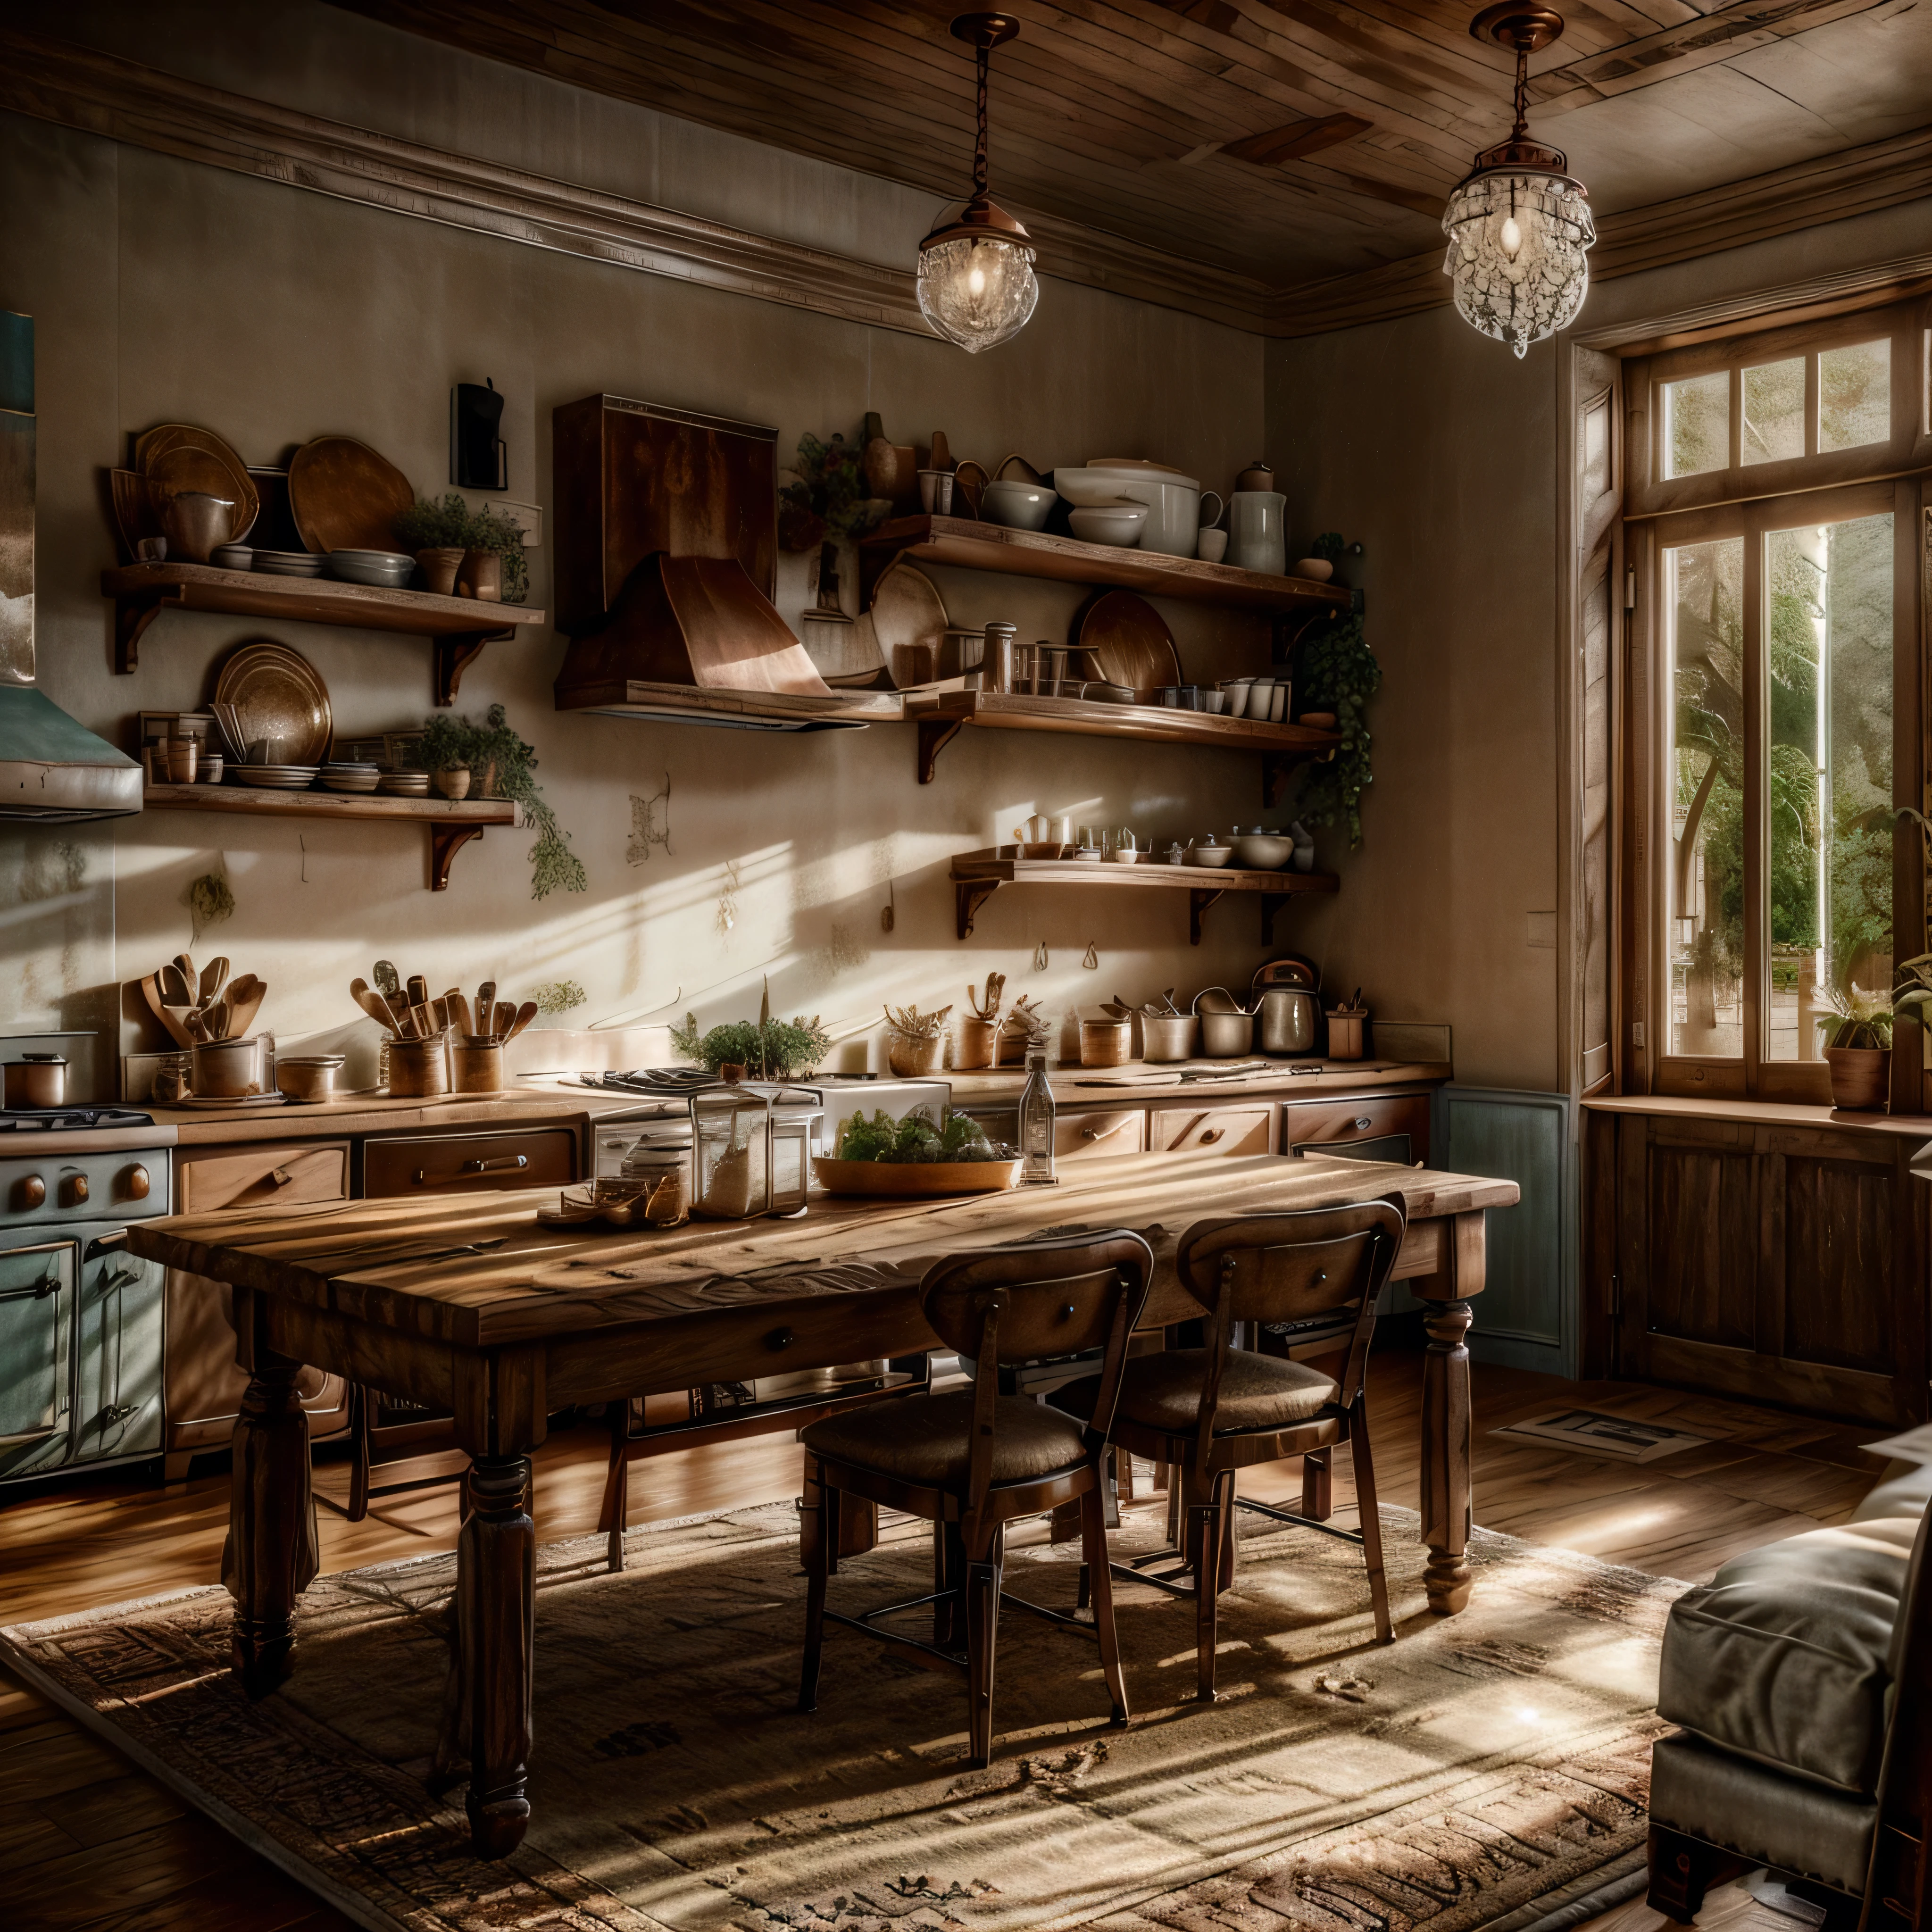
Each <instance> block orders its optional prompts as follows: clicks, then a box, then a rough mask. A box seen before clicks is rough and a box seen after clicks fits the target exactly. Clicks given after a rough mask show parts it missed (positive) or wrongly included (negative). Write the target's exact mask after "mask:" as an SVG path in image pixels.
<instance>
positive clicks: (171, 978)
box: [154, 959, 199, 1007]
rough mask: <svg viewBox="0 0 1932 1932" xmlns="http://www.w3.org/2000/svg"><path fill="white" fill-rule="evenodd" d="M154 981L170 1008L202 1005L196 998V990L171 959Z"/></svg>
mask: <svg viewBox="0 0 1932 1932" xmlns="http://www.w3.org/2000/svg"><path fill="white" fill-rule="evenodd" d="M154 980H155V983H156V984H157V986H160V989H161V998H163V1000H165V1001H166V1002H167V1004H169V1006H171V1007H193V1006H196V1005H198V1004H199V1001H196V998H195V989H194V988H193V986H190V985H189V984H188V983H187V982H186V981H185V980H183V979H182V977H181V967H180V965H179V964H178V962H175V961H174V960H172V959H170V960H169V962H168V963H167V964H166V965H165V966H163V967H162V968H161V969H160V971H158V972H157V974H155V975H154Z"/></svg>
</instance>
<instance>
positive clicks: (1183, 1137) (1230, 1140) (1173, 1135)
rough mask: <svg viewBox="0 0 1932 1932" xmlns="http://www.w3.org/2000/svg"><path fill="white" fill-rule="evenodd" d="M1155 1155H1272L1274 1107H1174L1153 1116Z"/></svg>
mask: <svg viewBox="0 0 1932 1932" xmlns="http://www.w3.org/2000/svg"><path fill="white" fill-rule="evenodd" d="M1151 1126H1152V1127H1153V1130H1154V1131H1153V1137H1152V1142H1151V1145H1152V1146H1153V1149H1154V1152H1155V1153H1156V1154H1190V1153H1194V1152H1196V1151H1207V1152H1209V1153H1212V1154H1272V1153H1274V1109H1273V1108H1272V1107H1171V1108H1166V1109H1163V1110H1162V1111H1161V1112H1159V1113H1157V1114H1155V1115H1152V1116H1151Z"/></svg>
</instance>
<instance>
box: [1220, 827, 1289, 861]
mask: <svg viewBox="0 0 1932 1932" xmlns="http://www.w3.org/2000/svg"><path fill="white" fill-rule="evenodd" d="M1234 845H1235V864H1236V865H1238V866H1239V867H1240V868H1241V870H1242V871H1244V872H1277V871H1280V869H1281V868H1282V867H1283V866H1284V865H1286V864H1287V863H1288V862H1289V859H1290V858H1292V856H1294V853H1295V841H1294V840H1293V839H1292V838H1289V837H1288V836H1287V835H1286V834H1285V833H1282V832H1268V831H1265V830H1264V829H1263V828H1262V826H1259V825H1257V826H1256V827H1255V828H1254V829H1253V831H1252V832H1237V833H1236V834H1235V840H1234Z"/></svg>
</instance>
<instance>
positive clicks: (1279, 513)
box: [1228, 490, 1288, 577]
mask: <svg viewBox="0 0 1932 1932" xmlns="http://www.w3.org/2000/svg"><path fill="white" fill-rule="evenodd" d="M1287 507H1288V499H1287V498H1286V496H1283V494H1282V493H1281V492H1280V490H1236V491H1235V493H1234V494H1233V495H1232V496H1230V497H1229V499H1228V561H1229V562H1230V563H1232V565H1235V568H1237V569H1238V570H1260V571H1267V572H1268V574H1270V575H1271V576H1275V577H1280V576H1281V575H1283V574H1284V573H1285V572H1286V570H1287V568H1288V540H1287V537H1286V526H1285V525H1284V524H1283V511H1285V510H1286V508H1287Z"/></svg>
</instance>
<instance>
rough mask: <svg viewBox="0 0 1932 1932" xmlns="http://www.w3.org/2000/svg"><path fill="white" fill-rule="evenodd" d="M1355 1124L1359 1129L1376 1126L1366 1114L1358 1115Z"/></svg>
mask: <svg viewBox="0 0 1932 1932" xmlns="http://www.w3.org/2000/svg"><path fill="white" fill-rule="evenodd" d="M1355 1124H1356V1126H1357V1127H1373V1126H1374V1125H1375V1122H1374V1121H1372V1120H1370V1118H1369V1117H1368V1115H1366V1114H1358V1115H1356V1116H1355Z"/></svg>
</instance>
